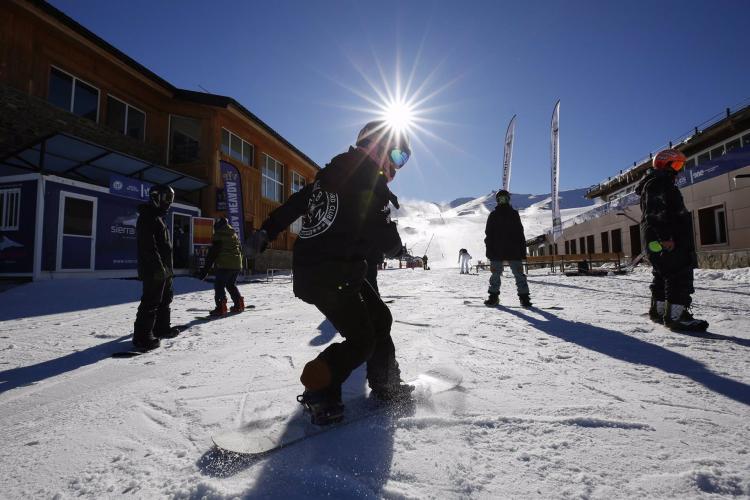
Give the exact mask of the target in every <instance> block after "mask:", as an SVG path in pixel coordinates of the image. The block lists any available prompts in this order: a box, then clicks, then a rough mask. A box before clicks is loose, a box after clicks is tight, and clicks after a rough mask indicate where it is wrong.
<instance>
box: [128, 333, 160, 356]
mask: <svg viewBox="0 0 750 500" xmlns="http://www.w3.org/2000/svg"><path fill="white" fill-rule="evenodd" d="M160 345H161V342H160V341H159V339H158V338H156V337H152V336H148V337H145V338H133V350H135V351H138V352H148V351H153V350H154V349H156V348H157V347H159V346H160Z"/></svg>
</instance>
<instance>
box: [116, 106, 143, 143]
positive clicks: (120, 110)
mask: <svg viewBox="0 0 750 500" xmlns="http://www.w3.org/2000/svg"><path fill="white" fill-rule="evenodd" d="M107 125H108V126H109V127H112V128H113V129H115V130H117V131H118V132H120V133H121V134H125V135H127V136H129V137H132V138H134V139H138V140H139V141H143V140H145V139H146V113H144V112H143V111H141V110H140V109H138V108H134V107H133V106H131V105H130V104H127V103H125V102H123V101H121V100H119V99H118V98H116V97H113V96H111V95H108V96H107Z"/></svg>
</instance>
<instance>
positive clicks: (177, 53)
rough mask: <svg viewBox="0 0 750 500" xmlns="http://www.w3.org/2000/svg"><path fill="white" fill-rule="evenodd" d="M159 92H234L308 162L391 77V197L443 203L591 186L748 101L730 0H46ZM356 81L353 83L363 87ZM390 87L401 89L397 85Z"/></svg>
mask: <svg viewBox="0 0 750 500" xmlns="http://www.w3.org/2000/svg"><path fill="white" fill-rule="evenodd" d="M51 3H52V4H53V5H55V6H56V7H57V8H59V9H61V10H62V11H63V12H65V13H66V14H67V15H69V16H71V17H72V18H73V19H75V20H76V21H78V22H80V23H81V24H83V25H84V26H86V27H87V28H89V29H90V30H92V31H93V32H94V33H96V34H98V35H99V36H101V37H102V38H104V39H105V40H107V41H108V42H110V43H112V44H113V45H115V46H116V47H118V48H119V49H121V50H122V51H124V52H125V53H127V54H128V55H130V56H131V57H133V58H134V59H135V60H137V61H138V62H140V63H141V64H143V65H145V66H146V67H148V68H149V69H151V70H152V71H154V72H155V73H156V74H158V75H160V76H161V77H163V78H165V79H166V80H168V81H170V82H171V83H173V84H174V85H176V86H178V87H182V88H186V89H191V90H198V91H200V90H201V87H202V88H204V89H206V90H208V91H210V92H212V93H216V94H222V95H228V96H231V97H234V98H235V99H237V100H238V101H239V102H241V103H242V104H243V105H245V106H246V107H247V108H248V109H250V110H251V111H253V112H254V113H255V114H256V115H258V116H259V117H260V118H261V119H263V120H264V121H265V122H266V123H268V124H269V125H271V126H272V127H273V128H274V129H276V130H277V131H278V132H280V133H281V134H282V135H284V136H285V137H286V138H287V139H288V140H289V141H291V142H292V143H293V144H294V145H295V146H297V147H298V148H300V149H301V150H302V151H304V152H305V153H307V154H308V155H309V156H310V157H311V158H312V159H314V160H315V161H316V162H318V164H320V165H321V166H322V165H325V164H326V163H327V162H328V161H329V160H330V158H331V157H333V156H334V155H336V154H338V153H339V152H341V151H343V150H345V149H346V148H347V147H348V146H349V145H350V144H352V143H353V142H354V140H355V138H356V134H357V132H358V130H359V128H360V127H361V125H362V124H364V123H365V122H366V121H368V120H369V119H372V118H373V117H374V115H372V114H371V113H369V112H367V111H366V109H367V108H372V107H373V106H372V104H371V103H370V102H368V100H367V99H366V98H365V97H363V96H369V97H370V98H371V99H376V98H377V93H376V92H375V91H374V90H373V89H372V87H371V84H374V86H375V87H377V88H378V89H379V90H380V91H381V92H383V91H385V88H386V83H384V80H385V82H387V85H388V86H389V87H390V88H392V89H393V88H395V87H396V81H397V79H398V78H397V74H400V76H401V78H400V80H401V81H402V82H403V83H404V84H405V82H406V81H407V80H409V75H413V76H412V82H413V83H412V86H411V88H412V90H414V89H416V88H421V89H422V91H421V93H420V95H421V96H422V97H428V99H426V102H425V103H424V104H423V105H422V109H423V111H422V113H420V117H421V119H420V122H419V124H420V128H422V129H423V130H422V131H418V132H417V138H416V139H414V140H413V141H412V142H413V150H414V151H413V156H412V160H410V162H409V163H408V164H407V165H406V166H405V167H404V168H403V169H402V170H401V171H400V173H399V174H398V176H397V178H396V180H395V181H394V182H393V184H392V188H393V190H394V192H396V193H397V194H398V195H399V196H402V197H407V198H417V199H423V200H430V201H447V200H451V199H454V198H457V197H461V196H479V195H482V194H485V193H487V192H489V191H490V190H492V189H496V188H497V187H498V185H499V184H500V165H501V161H502V144H503V137H504V135H505V129H506V127H507V124H508V121H509V120H510V118H511V117H512V116H513V115H514V114H517V115H518V122H517V128H516V143H515V146H514V151H513V175H512V179H511V191H514V192H521V193H545V192H549V189H550V186H549V177H550V176H549V125H550V118H551V113H552V108H553V106H554V104H555V102H556V101H557V99H560V100H561V111H560V134H561V138H560V142H561V146H560V165H561V167H560V168H561V179H560V183H561V189H572V188H578V187H585V186H588V185H591V184H595V183H597V182H599V181H601V180H602V179H605V178H606V177H608V176H610V175H612V174H614V173H616V172H617V171H619V170H620V169H622V168H626V167H627V166H629V165H632V163H633V161H635V160H639V159H641V158H643V157H644V156H647V155H648V153H649V152H650V151H653V150H654V149H655V148H657V147H659V146H660V145H662V144H664V143H666V142H667V141H668V140H670V139H672V138H675V137H677V136H679V135H682V134H684V133H685V132H688V131H689V130H691V129H692V127H693V126H695V125H699V124H700V123H701V122H703V121H704V120H706V119H707V118H709V117H711V116H712V115H715V114H717V113H720V112H722V111H723V109H724V108H725V107H728V106H734V105H736V104H739V103H742V102H743V101H746V99H747V98H750V66H748V65H747V63H746V61H745V60H744V52H745V51H744V48H745V45H746V40H747V38H746V32H747V28H746V26H747V3H746V2H741V1H729V0H715V1H710V2H709V1H692V0H686V1H671V0H670V1H630V2H610V1H547V2H542V1H530V2H511V1H504V2H501V1H486V2H485V1H465V2H456V1H421V0H409V1H402V2H393V1H369V2H360V1H324V0H320V1H284V0H275V1H273V2H264V1H254V2H251V1H237V2H225V1H211V2H203V1H201V2H198V1H180V2H176V1H153V0H149V1H144V0H131V1H128V2H101V1H94V0H53V1H52V2H51ZM368 82H369V83H368ZM402 86H403V85H402Z"/></svg>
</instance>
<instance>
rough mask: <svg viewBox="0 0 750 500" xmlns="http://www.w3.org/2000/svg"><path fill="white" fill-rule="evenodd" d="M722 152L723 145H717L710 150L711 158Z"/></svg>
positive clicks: (720, 154)
mask: <svg viewBox="0 0 750 500" xmlns="http://www.w3.org/2000/svg"><path fill="white" fill-rule="evenodd" d="M723 154H724V146H719V147H718V148H714V149H712V150H711V159H712V160H714V159H716V158H718V157H719V156H722V155H723Z"/></svg>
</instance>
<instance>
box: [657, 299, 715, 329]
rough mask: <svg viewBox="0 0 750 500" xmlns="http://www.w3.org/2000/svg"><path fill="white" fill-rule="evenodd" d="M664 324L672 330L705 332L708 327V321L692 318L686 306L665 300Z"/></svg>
mask: <svg viewBox="0 0 750 500" xmlns="http://www.w3.org/2000/svg"><path fill="white" fill-rule="evenodd" d="M664 326H666V327H667V328H669V329H670V330H672V331H673V332H705V331H706V330H707V329H708V321H706V320H703V319H696V318H693V315H692V314H690V311H688V307H686V306H684V305H682V304H670V303H669V302H667V303H666V306H665V313H664Z"/></svg>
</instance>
